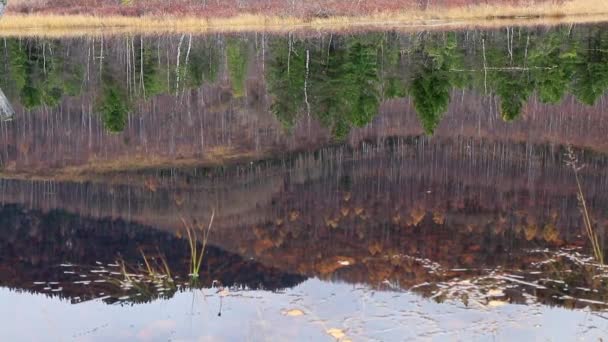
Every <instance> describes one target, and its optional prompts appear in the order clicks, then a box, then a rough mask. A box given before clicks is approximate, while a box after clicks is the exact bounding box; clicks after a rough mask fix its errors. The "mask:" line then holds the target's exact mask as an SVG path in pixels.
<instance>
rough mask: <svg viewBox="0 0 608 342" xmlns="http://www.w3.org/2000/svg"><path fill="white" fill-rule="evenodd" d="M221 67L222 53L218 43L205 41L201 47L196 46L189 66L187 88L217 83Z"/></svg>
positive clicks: (193, 48)
mask: <svg viewBox="0 0 608 342" xmlns="http://www.w3.org/2000/svg"><path fill="white" fill-rule="evenodd" d="M220 65H221V53H220V50H219V47H218V44H217V42H216V41H212V40H204V41H202V42H201V44H200V45H198V44H197V45H194V46H193V47H192V53H191V56H190V61H189V63H188V65H187V71H186V83H187V86H188V87H190V88H198V87H200V86H202V85H203V84H205V83H213V82H215V81H217V76H218V73H219V66H220Z"/></svg>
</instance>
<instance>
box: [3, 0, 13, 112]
mask: <svg viewBox="0 0 608 342" xmlns="http://www.w3.org/2000/svg"><path fill="white" fill-rule="evenodd" d="M0 1H2V0H0ZM14 116H15V110H13V107H12V106H11V104H10V102H8V99H7V98H6V96H5V95H4V92H2V89H0V121H8V120H12V119H13V117H14Z"/></svg>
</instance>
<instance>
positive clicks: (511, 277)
mask: <svg viewBox="0 0 608 342" xmlns="http://www.w3.org/2000/svg"><path fill="white" fill-rule="evenodd" d="M607 28H608V27H606V26H605V25H595V26H581V25H572V26H563V27H553V28H547V27H536V28H519V27H509V28H503V29H497V30H494V31H483V30H474V29H471V30H460V31H456V32H434V31H428V32H395V31H392V32H370V33H365V32H359V33H350V34H338V33H313V32H308V33H292V34H288V35H273V34H268V33H248V34H238V35H219V34H217V35H207V36H193V35H188V34H184V35H169V36H137V35H116V36H96V37H79V38H66V39H46V38H38V39H36V38H5V39H3V41H2V42H0V89H1V91H0V118H1V119H2V120H1V121H0V204H1V206H0V302H1V303H2V306H1V307H0V322H2V323H1V324H0V327H1V331H2V340H6V341H43V340H49V341H68V340H77V341H109V340H112V341H114V340H115V341H132V340H141V341H167V340H171V341H287V340H313V341H342V342H345V341H403V340H432V341H443V340H450V341H452V340H463V341H471V340H475V341H477V340H481V341H486V340H487V341H495V340H539V341H540V340H542V341H545V340H552V341H562V340H585V341H597V340H601V339H602V338H605V337H606V336H608V312H607V311H608V269H607V268H606V267H604V266H603V262H602V259H603V249H604V246H605V244H606V242H608V236H607V235H606V234H605V229H606V227H607V226H608V169H607V166H608V134H607V133H608V113H607V112H606V109H607V108H608V105H607V103H606V102H607V100H608V96H607V95H606V91H607V90H608V30H607Z"/></svg>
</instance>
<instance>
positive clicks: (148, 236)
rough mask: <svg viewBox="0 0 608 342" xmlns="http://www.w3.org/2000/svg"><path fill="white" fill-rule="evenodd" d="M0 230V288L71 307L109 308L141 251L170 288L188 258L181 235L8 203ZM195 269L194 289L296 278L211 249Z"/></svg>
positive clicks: (277, 284)
mask: <svg viewBox="0 0 608 342" xmlns="http://www.w3.org/2000/svg"><path fill="white" fill-rule="evenodd" d="M0 226H1V227H2V230H0V236H1V237H2V239H1V244H2V245H0V247H1V248H0V270H1V272H0V286H4V287H9V288H13V289H16V290H26V291H31V292H40V293H46V294H49V295H59V296H61V297H64V298H67V299H69V300H70V301H72V302H74V303H77V302H82V301H86V300H90V299H93V298H104V300H106V301H107V302H108V303H112V302H115V301H116V300H118V299H119V298H120V297H122V296H123V295H125V293H124V292H127V291H125V289H122V288H120V287H119V286H117V284H116V283H115V282H114V280H122V278H123V277H124V274H122V271H121V267H122V265H123V264H124V265H128V266H130V267H131V268H132V269H133V270H135V269H137V268H140V267H144V268H145V266H144V265H143V264H144V260H143V258H142V253H144V254H145V255H147V258H148V260H154V258H159V257H160V256H161V255H162V257H164V258H166V261H167V263H168V267H169V268H170V270H171V273H172V274H173V276H174V277H176V282H177V281H179V279H180V276H181V279H182V281H187V274H188V259H189V258H190V255H189V249H188V242H187V241H186V240H184V239H182V238H181V236H180V237H176V236H175V235H171V234H167V233H166V232H161V231H158V230H155V229H151V228H147V227H143V226H141V225H137V224H133V223H129V222H126V221H123V220H91V219H88V218H83V217H78V216H75V215H71V214H67V213H65V212H62V211H51V212H49V213H42V212H39V211H29V210H24V209H23V208H21V207H19V206H14V205H8V206H3V207H2V208H0ZM149 262H152V261H149ZM201 270H202V272H201V281H200V282H197V283H196V287H202V288H208V287H211V286H212V284H213V283H217V284H221V285H222V286H226V287H228V288H230V289H233V290H235V291H237V290H252V289H253V290H255V289H264V290H271V291H275V290H279V289H283V288H287V287H292V286H295V285H297V284H298V283H300V282H301V281H303V280H304V278H303V277H301V276H298V275H295V274H286V273H283V272H281V271H280V270H278V269H274V268H272V267H265V266H263V265H261V264H259V263H257V262H255V261H251V260H246V259H243V258H241V257H239V256H238V255H235V254H232V253H228V252H226V251H224V250H222V249H220V248H217V247H214V246H208V248H207V249H206V253H205V258H204V263H203V266H202V267H201ZM131 272H134V271H131ZM184 289H185V288H184ZM177 290H180V288H179V287H177V288H175V289H173V291H170V290H168V289H167V292H166V293H165V294H159V293H151V294H148V296H146V294H145V293H142V294H140V296H139V298H135V301H136V302H145V301H148V300H152V299H155V298H165V297H167V296H169V297H170V296H171V294H172V293H174V292H175V291H177Z"/></svg>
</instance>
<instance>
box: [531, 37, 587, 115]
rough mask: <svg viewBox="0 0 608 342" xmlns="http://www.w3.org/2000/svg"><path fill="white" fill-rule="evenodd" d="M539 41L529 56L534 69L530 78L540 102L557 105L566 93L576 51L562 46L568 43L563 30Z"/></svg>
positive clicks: (568, 45)
mask: <svg viewBox="0 0 608 342" xmlns="http://www.w3.org/2000/svg"><path fill="white" fill-rule="evenodd" d="M539 40H540V41H539V42H538V44H537V46H536V47H535V48H534V49H533V50H531V51H530V54H529V63H530V64H531V65H533V66H535V67H536V69H532V70H531V73H532V74H531V77H532V79H534V82H535V84H536V91H537V94H538V98H539V99H540V101H541V102H543V103H550V104H557V103H559V102H560V101H561V100H562V99H563V97H564V95H565V94H566V92H567V91H568V87H569V85H570V82H571V79H572V75H573V72H574V63H575V61H576V49H575V48H574V46H573V45H572V44H564V42H567V41H568V31H567V30H564V29H562V30H559V31H557V32H552V33H550V34H549V36H548V37H547V38H546V39H539Z"/></svg>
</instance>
